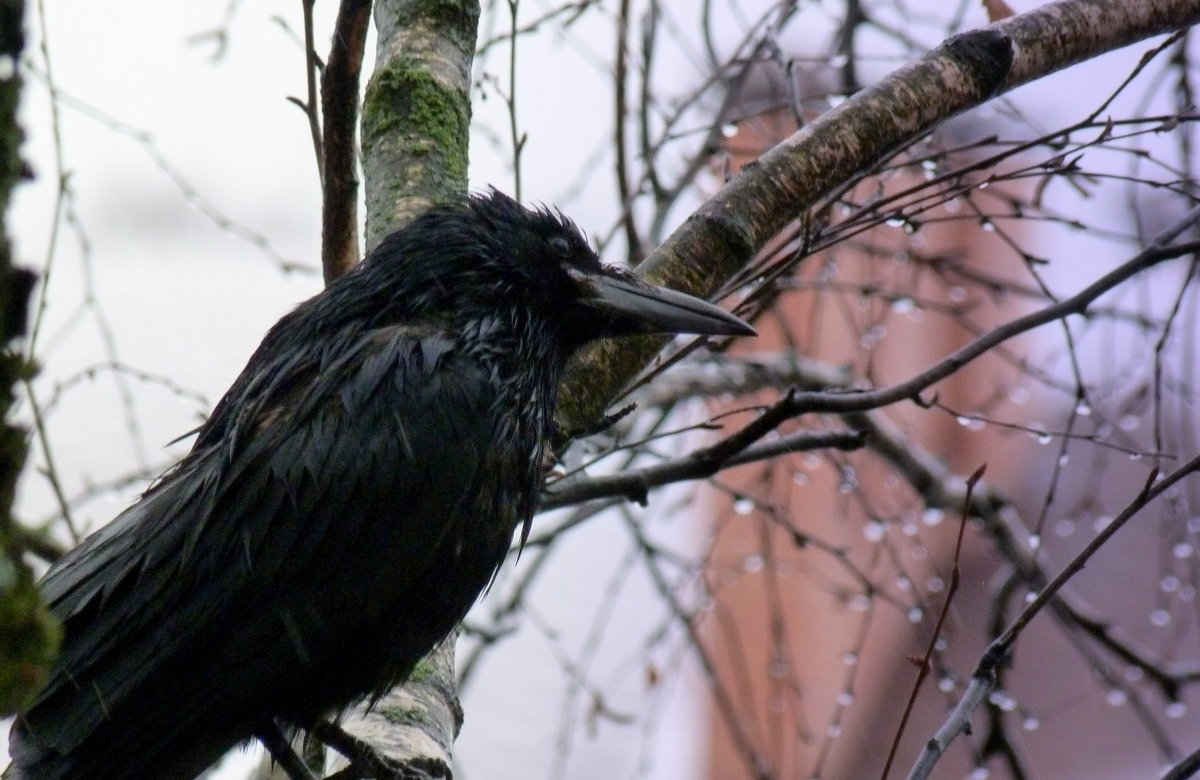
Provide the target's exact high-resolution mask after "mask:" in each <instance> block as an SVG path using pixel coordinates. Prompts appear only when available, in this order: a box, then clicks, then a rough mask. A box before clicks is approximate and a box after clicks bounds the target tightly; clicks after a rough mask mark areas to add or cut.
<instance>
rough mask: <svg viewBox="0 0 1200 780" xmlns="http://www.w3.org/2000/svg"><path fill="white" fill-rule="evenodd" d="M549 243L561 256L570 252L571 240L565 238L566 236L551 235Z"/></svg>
mask: <svg viewBox="0 0 1200 780" xmlns="http://www.w3.org/2000/svg"><path fill="white" fill-rule="evenodd" d="M549 244H550V248H551V249H553V250H554V251H555V252H558V253H559V254H560V255H562V256H563V257H566V256H567V255H569V254H571V242H570V241H568V240H567V238H566V236H553V237H551V239H550V241H549Z"/></svg>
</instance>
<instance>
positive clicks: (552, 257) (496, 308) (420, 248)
mask: <svg viewBox="0 0 1200 780" xmlns="http://www.w3.org/2000/svg"><path fill="white" fill-rule="evenodd" d="M372 263H375V264H379V265H383V266H394V265H396V264H403V265H404V266H407V268H406V270H405V275H406V276H408V277H409V279H410V280H411V279H412V278H413V276H414V275H415V274H419V275H421V276H423V277H426V279H425V281H424V282H423V283H422V284H421V285H420V290H421V295H422V297H423V298H424V300H425V302H426V303H427V304H428V305H429V306H431V307H435V308H445V309H448V310H450V309H452V310H454V311H466V312H471V311H477V312H500V311H506V310H512V309H513V308H514V307H515V308H518V309H521V310H523V311H528V312H530V313H532V314H533V315H534V316H535V317H537V318H539V319H540V320H542V321H544V322H546V323H549V324H551V325H553V327H554V328H555V330H556V331H557V332H558V333H559V334H560V335H561V337H562V338H563V339H564V340H565V341H566V342H567V344H566V346H567V347H568V348H571V349H573V348H575V347H578V346H581V345H583V344H584V343H586V342H588V341H592V340H595V339H599V338H607V337H613V336H626V335H635V334H650V333H694V334H698V335H724V336H734V335H752V334H754V329H753V328H751V327H750V326H749V325H748V324H746V323H745V322H743V321H742V320H741V319H739V318H738V317H735V316H733V315H732V314H729V313H728V312H726V311H724V310H723V309H720V308H718V307H716V306H714V305H712V304H710V303H708V302H707V301H703V300H701V299H699V298H695V297H693V296H691V295H686V294H684V293H681V292H677V291H675V290H670V289H667V288H664V287H657V286H654V285H650V284H647V283H645V282H642V281H641V280H639V279H638V278H637V277H635V276H633V274H631V273H629V272H628V271H625V270H623V269H620V268H618V267H615V266H610V265H605V264H604V263H602V262H601V261H600V258H599V257H598V256H597V255H596V253H595V252H594V251H593V250H592V248H591V247H590V246H588V243H587V240H586V239H585V238H584V236H583V234H582V233H581V232H580V230H579V228H577V227H576V226H575V225H574V224H573V223H572V222H571V221H570V220H568V219H566V218H565V217H563V216H562V215H561V214H559V213H557V212H554V211H550V210H548V209H537V210H531V209H527V208H525V207H523V206H521V205H520V204H519V203H517V202H516V201H514V200H513V199H512V198H509V197H508V196H507V195H504V194H502V193H500V192H498V191H495V190H492V191H490V192H487V193H483V194H479V195H473V196H471V197H470V198H468V199H467V200H465V201H463V202H460V203H457V204H451V205H446V206H439V207H436V208H434V209H432V210H431V211H429V212H427V213H426V214H424V215H423V216H421V217H418V218H417V219H416V220H414V221H413V222H412V223H410V224H409V225H408V226H406V227H405V228H402V229H401V230H400V231H398V232H397V233H394V234H393V235H392V236H389V237H388V239H385V241H384V242H383V243H382V244H381V245H380V247H379V248H378V249H377V250H376V251H375V252H374V253H373V254H372V256H371V257H370V258H368V260H367V262H366V265H370V264H372ZM415 263H420V264H421V267H420V268H419V269H418V268H414V267H413V266H414V264H415ZM404 286H405V287H409V291H408V292H407V293H405V294H407V295H411V294H412V287H411V285H404ZM392 289H396V287H393V288H392ZM398 303H399V301H398Z"/></svg>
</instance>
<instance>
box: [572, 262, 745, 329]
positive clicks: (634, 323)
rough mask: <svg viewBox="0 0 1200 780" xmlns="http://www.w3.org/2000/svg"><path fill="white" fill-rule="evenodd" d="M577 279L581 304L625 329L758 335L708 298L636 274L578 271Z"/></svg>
mask: <svg viewBox="0 0 1200 780" xmlns="http://www.w3.org/2000/svg"><path fill="white" fill-rule="evenodd" d="M576 279H577V280H578V281H579V282H580V283H581V284H582V285H583V286H584V287H585V289H586V290H587V294H585V297H584V298H583V300H582V301H581V303H583V304H584V305H585V306H589V307H591V308H593V309H596V310H598V311H600V312H602V313H604V314H606V315H608V316H609V317H611V318H612V320H613V321H614V323H615V324H617V325H618V327H619V328H620V329H621V330H622V331H625V332H629V333H695V334H699V335H706V336H756V335H758V334H757V332H756V331H755V330H754V328H752V327H750V325H748V324H747V323H746V322H745V321H744V320H742V319H741V318H740V317H735V316H733V315H732V314H730V313H729V312H727V311H725V310H724V309H722V308H719V307H717V306H713V305H712V304H711V303H709V302H708V301H704V300H701V299H699V298H695V297H693V296H691V295H687V294H685V293H681V292H678V291H676V290H670V289H667V288H666V287H656V286H655V285H652V284H647V283H645V282H643V281H641V280H639V279H637V278H636V277H632V276H630V277H619V276H612V275H610V274H607V273H589V274H582V273H580V274H578V275H577V276H576ZM621 326H624V327H621Z"/></svg>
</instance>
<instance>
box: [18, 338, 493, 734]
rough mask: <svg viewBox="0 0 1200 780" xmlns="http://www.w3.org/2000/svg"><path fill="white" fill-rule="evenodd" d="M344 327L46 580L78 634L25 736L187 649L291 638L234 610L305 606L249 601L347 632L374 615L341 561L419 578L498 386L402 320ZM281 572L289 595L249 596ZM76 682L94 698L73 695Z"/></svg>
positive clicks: (232, 651)
mask: <svg viewBox="0 0 1200 780" xmlns="http://www.w3.org/2000/svg"><path fill="white" fill-rule="evenodd" d="M356 335H357V337H356V339H355V340H354V342H353V343H352V344H348V345H345V349H344V350H343V351H342V353H341V354H340V355H338V356H337V357H336V358H335V359H328V358H327V357H325V356H327V355H329V354H330V353H329V352H328V351H326V352H325V353H324V355H321V356H317V355H309V356H308V359H307V360H297V359H293V360H291V362H290V364H289V365H288V366H286V371H285V372H284V373H282V374H280V375H277V376H273V377H269V378H264V379H263V380H262V381H264V382H266V383H267V384H265V385H262V386H263V387H270V388H274V395H268V397H266V398H261V397H259V398H255V399H254V400H255V401H256V403H254V404H252V406H253V407H254V408H255V409H256V410H257V412H256V415H255V417H254V419H239V420H236V421H232V422H230V421H227V423H228V424H229V425H230V428H231V430H228V431H226V432H225V433H226V435H225V436H224V437H223V438H221V439H220V440H219V443H218V444H210V445H208V446H206V447H204V448H198V449H197V450H194V451H193V453H192V454H191V455H190V456H189V457H188V458H187V459H186V460H185V461H184V462H183V463H182V464H180V466H179V467H177V468H176V469H175V470H174V471H172V472H171V473H169V474H168V475H166V476H165V477H164V478H163V479H162V480H161V482H160V483H159V484H157V485H156V486H154V487H153V488H152V489H151V490H150V491H148V493H147V494H146V495H145V496H144V497H143V498H142V500H141V501H139V502H138V503H137V504H135V505H134V506H132V507H131V508H130V509H128V510H127V511H126V512H124V513H123V514H122V515H120V516H119V517H118V518H117V519H116V520H114V521H113V522H112V523H111V524H110V525H109V526H108V527H107V528H105V529H104V530H102V531H101V532H99V533H98V534H96V535H95V536H93V537H92V538H90V539H89V540H88V541H87V542H85V543H84V544H83V545H82V546H81V547H79V548H78V549H77V550H75V551H73V552H72V553H70V554H69V555H68V556H67V558H66V559H65V560H64V561H63V562H62V563H61V564H60V565H59V566H57V567H56V568H55V569H54V570H53V571H52V572H51V573H50V574H49V575H48V576H47V577H46V579H45V580H44V582H43V588H44V592H45V594H46V596H47V599H48V600H49V602H50V604H51V608H52V609H53V611H54V612H55V613H56V614H57V615H58V616H59V617H60V618H62V619H64V620H65V621H66V625H67V631H68V632H69V633H74V635H75V641H72V642H71V643H69V644H68V645H67V650H66V652H67V653H69V654H70V657H64V658H63V659H62V662H61V663H60V664H59V665H58V667H57V668H58V669H60V670H66V669H69V670H72V676H71V677H68V676H67V673H66V672H59V673H58V675H57V676H56V677H55V678H53V679H51V680H50V682H49V684H48V685H47V686H46V688H45V689H44V690H43V691H42V693H41V694H40V695H39V698H38V700H37V702H36V703H35V705H34V707H33V709H32V711H31V712H30V714H29V716H28V717H27V719H26V721H27V722H26V723H25V724H24V728H25V730H26V732H27V733H28V735H29V736H31V737H32V738H33V740H34V741H35V742H37V743H39V744H40V745H42V746H43V747H44V748H49V749H51V750H56V751H61V752H65V751H68V750H70V749H72V748H73V747H74V746H75V745H77V744H79V743H80V742H81V741H82V740H83V739H85V738H86V737H87V736H88V734H89V733H90V732H91V731H92V730H93V729H95V728H96V727H97V725H98V724H99V723H100V722H101V721H103V720H104V719H105V718H106V712H107V711H108V710H109V709H112V708H115V707H117V706H119V705H120V703H121V699H122V697H123V696H125V695H127V694H128V693H129V691H131V690H133V689H134V688H137V687H138V686H142V687H143V688H144V687H145V686H146V684H147V682H148V681H154V680H156V679H157V680H161V681H162V684H164V685H166V686H168V687H169V686H170V685H171V684H172V683H171V680H170V676H171V669H172V668H175V667H179V666H180V665H183V664H187V663H189V659H191V660H192V661H194V662H197V663H198V662H200V661H201V658H199V657H198V654H201V653H204V654H207V655H208V656H209V657H206V658H204V659H203V661H204V662H205V663H208V662H211V661H212V656H222V655H225V656H231V657H232V655H239V656H244V655H248V654H254V653H278V652H282V651H284V650H281V643H282V644H285V645H286V643H287V642H289V641H290V642H292V643H293V644H295V643H300V644H303V639H302V638H299V639H297V638H295V637H292V638H290V639H282V638H280V637H279V636H277V635H275V636H251V635H250V634H249V633H247V632H252V631H253V630H254V629H252V628H246V627H244V624H247V623H248V624H250V625H251V626H253V625H254V624H255V623H256V621H255V620H253V619H251V620H241V621H240V622H239V618H238V616H240V615H244V614H246V611H247V610H249V611H254V610H268V611H270V610H275V611H279V610H284V611H286V610H290V609H293V607H294V611H295V612H296V615H299V616H303V615H304V614H307V613H308V612H311V611H312V610H308V611H307V612H306V610H305V609H303V606H304V605H303V604H296V605H293V606H288V605H280V604H262V603H258V602H257V601H256V600H257V599H259V598H260V597H259V596H258V594H260V593H263V592H269V593H273V594H276V595H277V596H278V595H279V594H281V593H289V594H292V593H294V594H298V595H296V596H295V598H296V599H318V600H319V599H325V600H327V601H328V600H330V599H332V600H335V601H337V600H340V601H342V602H344V604H343V605H342V606H344V608H345V609H344V610H343V612H350V613H351V614H343V615H340V616H339V619H342V620H343V622H345V621H346V620H353V619H354V614H353V613H354V612H355V611H357V612H359V613H361V614H360V616H361V617H362V618H363V619H370V611H371V610H370V608H369V602H370V599H369V598H368V599H366V601H367V602H368V603H362V602H363V601H364V597H363V595H362V594H361V593H360V592H358V591H357V590H356V591H354V592H342V590H341V588H340V587H339V585H340V584H341V580H340V578H339V571H338V569H339V567H346V568H343V569H341V572H342V573H345V572H347V571H354V570H355V569H356V568H357V566H356V561H355V560H354V559H353V558H354V557H355V556H361V555H363V554H368V555H369V554H378V555H394V554H395V552H396V551H400V552H402V553H403V555H402V557H401V559H398V560H395V562H394V565H391V566H388V565H385V566H382V567H379V566H378V565H377V566H376V568H382V569H383V570H384V571H385V572H387V574H386V577H385V580H386V581H380V582H375V583H369V585H375V586H379V587H386V588H390V589H399V590H403V589H404V588H405V587H407V586H408V584H410V583H411V582H412V581H413V580H414V579H415V578H418V577H420V576H422V575H423V574H424V573H425V572H423V571H420V570H418V569H417V568H416V567H415V565H414V562H422V561H427V560H429V559H430V558H431V557H432V551H433V549H434V548H435V547H436V546H437V545H438V544H439V542H440V541H441V539H442V537H443V535H444V534H445V533H446V530H447V522H448V521H447V519H446V518H447V516H454V515H455V513H456V512H457V513H458V514H459V515H461V514H462V512H463V507H461V506H460V504H461V501H462V499H463V496H464V495H468V494H469V493H470V491H471V489H472V485H474V484H477V481H478V479H479V473H480V470H481V469H482V468H483V467H484V463H483V462H484V460H485V458H486V449H487V448H486V444H487V442H488V441H489V440H490V438H491V436H492V435H493V433H494V431H493V425H494V424H493V422H492V421H493V420H494V419H495V414H494V412H495V410H494V409H493V406H494V404H495V394H494V390H493V388H492V387H491V386H490V385H489V382H488V380H489V377H488V375H487V373H486V372H485V371H484V369H483V368H482V367H480V366H478V365H476V364H475V363H474V362H472V361H470V360H468V359H467V358H465V357H463V356H461V355H458V354H457V353H456V352H455V351H454V350H453V342H452V341H451V340H450V339H449V338H448V337H447V336H444V335H439V334H436V333H433V332H430V331H428V330H424V331H419V330H414V329H412V328H405V327H402V326H394V327H390V328H384V329H379V330H374V331H365V332H363V333H360V334H356ZM323 358H324V359H323ZM322 364H324V365H322ZM231 392H232V391H231ZM234 427H236V430H233V428H234ZM208 439H209V441H211V440H212V439H213V437H212V436H211V435H210V436H209V437H208ZM364 550H366V552H365V553H364ZM318 553H319V554H318ZM318 560H319V561H320V568H319V569H318V568H317V567H316V561H318ZM406 563H407V564H408V570H405V564H406ZM352 578H353V575H347V576H346V579H352ZM377 579H378V578H377ZM280 580H287V587H286V588H281V587H278V585H276V586H275V587H271V586H269V585H268V586H267V587H265V588H264V587H263V586H264V584H267V583H273V584H277V583H278V582H279V581H280ZM325 614H329V611H326V612H325ZM257 622H258V623H259V624H263V623H264V621H257ZM265 622H266V623H270V622H271V621H265ZM333 628H336V627H331V630H332V629H333ZM226 632H227V633H226ZM260 633H261V632H260ZM301 633H303V632H301ZM239 646H241V647H240V649H239ZM291 651H292V652H295V653H297V654H300V655H303V653H304V652H306V650H305V648H303V647H294V648H291ZM243 660H244V659H243ZM278 660H279V659H274V661H275V662H278ZM218 661H219V659H218ZM285 665H286V664H285ZM251 666H257V665H251ZM223 671H231V670H222V669H220V668H215V669H214V670H213V674H214V675H219V674H221V673H222V672H223ZM164 675H165V676H164ZM180 676H182V675H180ZM192 677H196V675H194V674H193V675H192ZM197 679H198V678H197ZM246 684H247V685H253V684H254V681H253V680H247V681H246ZM223 687H228V683H227V682H224V683H223ZM80 689H82V690H88V689H91V690H93V691H94V695H92V696H84V697H75V696H74V692H75V691H76V690H80ZM232 690H236V688H233V689H232ZM143 693H144V692H143ZM175 693H176V695H180V696H184V697H186V696H187V695H188V692H186V691H177V692H175ZM196 695H205V694H203V693H202V692H199V691H197V692H196ZM79 699H83V700H84V702H85V703H84V704H82V705H81V704H80V703H79V701H78V700H79ZM188 708H189V703H188V702H187V701H184V700H181V701H177V702H175V704H174V706H173V707H167V708H166V709H167V710H171V711H174V712H181V713H186V711H187V709H188ZM151 711H157V712H159V713H162V712H163V711H164V710H163V709H157V710H156V709H155V708H151ZM181 717H186V715H185V714H181ZM166 726H167V724H163V727H164V728H165V727H166Z"/></svg>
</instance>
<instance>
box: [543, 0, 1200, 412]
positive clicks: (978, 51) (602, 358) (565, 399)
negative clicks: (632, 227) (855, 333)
mask: <svg viewBox="0 0 1200 780" xmlns="http://www.w3.org/2000/svg"><path fill="white" fill-rule="evenodd" d="M1198 20H1200V5H1197V4H1196V3H1195V2H1193V0H1145V1H1144V2H1137V3H1130V2H1128V0H1062V1H1061V2H1058V3H1052V4H1050V5H1046V6H1043V7H1041V8H1038V9H1036V10H1034V11H1031V12H1029V13H1026V14H1021V15H1019V16H1014V17H1011V18H1009V19H1006V20H1004V21H1002V22H998V23H996V24H993V25H990V26H988V27H986V28H984V29H982V30H977V31H974V32H968V33H964V34H962V35H957V36H955V37H953V38H950V39H949V40H947V41H946V42H945V43H943V44H942V45H941V46H939V47H938V48H937V49H934V50H933V51H931V52H929V53H928V54H926V55H925V56H924V57H921V58H920V59H918V60H915V61H914V62H911V63H909V64H908V65H905V66H903V67H902V68H900V69H899V70H896V71H894V72H893V73H892V74H890V75H889V76H887V77H886V78H884V79H883V80H881V81H880V82H878V83H876V84H874V85H872V86H870V87H867V88H865V89H863V90H862V91H861V92H859V93H857V94H856V95H854V96H853V97H851V98H849V99H848V100H846V101H844V102H842V103H841V104H839V105H838V106H837V107H835V108H833V109H831V110H829V111H827V112H826V113H825V114H823V115H821V116H820V117H818V118H817V119H816V120H814V121H813V122H811V123H809V124H808V125H806V126H805V127H803V128H802V129H800V130H799V131H798V132H796V133H795V134H793V135H792V136H791V137H790V138H788V139H786V140H785V141H783V142H782V143H780V144H778V145H777V146H775V147H774V148H773V149H771V150H770V151H769V152H767V153H766V154H764V155H763V156H762V157H761V158H759V160H758V161H757V163H756V164H755V165H753V166H747V167H746V168H744V169H743V170H742V172H741V173H739V174H738V175H737V176H736V177H734V178H733V179H732V180H731V181H730V182H729V183H728V184H727V185H726V186H725V187H724V188H723V189H722V190H721V191H720V192H718V193H717V195H715V196H714V197H713V198H711V199H710V200H709V201H708V202H706V203H705V204H704V205H703V206H701V207H700V209H699V210H697V212H696V213H695V214H693V215H692V217H691V218H690V219H689V220H688V221H687V222H686V223H685V224H684V225H683V226H681V227H680V228H679V229H678V230H676V231H675V233H674V234H673V235H672V236H671V237H670V238H669V239H668V240H667V241H666V242H665V243H664V244H663V245H662V246H660V247H659V248H658V249H657V250H655V252H654V253H653V254H652V255H651V256H650V257H649V258H647V260H646V262H644V263H642V265H641V266H639V268H638V273H639V274H640V275H641V276H642V277H644V278H646V279H647V280H649V281H652V282H654V283H656V284H664V285H667V286H670V287H675V288H678V289H681V290H684V291H685V292H689V293H692V294H696V295H702V296H712V295H714V294H715V293H716V292H717V291H718V290H720V289H721V287H722V285H723V284H724V283H725V282H726V281H727V280H728V279H731V278H732V277H733V276H734V275H736V274H737V272H738V271H739V270H740V269H741V268H742V267H743V266H744V265H745V264H746V263H747V262H748V261H749V260H750V258H751V257H752V256H753V254H754V253H755V252H756V251H758V250H759V249H760V248H761V247H763V246H764V245H765V244H766V243H767V242H768V241H769V240H770V239H771V238H772V237H774V236H775V235H776V234H778V233H779V232H780V231H781V230H782V229H783V228H784V227H785V226H786V225H787V224H788V223H789V222H790V221H791V220H793V219H795V218H797V217H798V216H800V215H802V214H804V213H805V212H806V211H808V209H810V208H811V207H813V206H814V205H816V204H817V203H818V202H819V201H820V200H821V198H822V197H824V196H825V195H827V194H828V193H830V192H832V191H833V190H834V189H835V188H837V187H839V186H841V185H842V184H844V183H845V182H846V181H847V180H849V179H851V178H853V177H854V176H855V175H857V174H858V173H859V172H862V171H866V170H868V169H870V168H872V167H873V166H876V165H878V164H879V163H880V162H881V161H883V160H885V159H887V158H888V157H889V156H890V155H891V154H893V153H894V152H895V150H897V149H899V148H901V147H902V146H903V145H905V144H907V143H910V142H912V141H913V140H915V139H918V138H920V137H922V136H924V135H925V134H927V133H928V132H929V131H930V130H932V129H933V128H934V127H936V126H937V125H938V124H940V123H942V122H944V121H946V120H947V119H949V118H950V117H952V116H955V115H956V114H959V113H962V112H963V111H966V110H967V109H969V108H973V107H975V106H978V105H980V104H982V103H984V102H985V101H987V100H989V99H991V98H993V97H995V96H997V95H999V94H1002V93H1004V92H1007V91H1009V90H1012V89H1014V88H1015V87H1018V86H1020V85H1022V84H1025V83H1027V82H1030V81H1033V80H1035V79H1038V78H1041V77H1043V76H1046V75H1048V74H1050V73H1053V72H1055V71H1058V70H1062V69H1063V68H1067V67H1069V66H1071V65H1074V64H1076V63H1078V62H1081V61H1083V60H1085V59H1088V58H1090V57H1095V56H1097V55H1099V54H1103V53H1105V52H1108V51H1111V50H1113V49H1117V48H1119V47H1121V46H1125V45H1128V44H1130V43H1133V42H1135V41H1138V40H1142V39H1145V38H1148V37H1150V36H1152V35H1156V34H1159V33H1164V32H1169V31H1172V30H1176V29H1179V28H1182V27H1186V26H1188V25H1191V24H1194V23H1195V22H1196V21H1198ZM663 343H664V341H663V340H662V339H653V338H646V339H638V340H626V341H623V342H607V343H602V344H600V345H597V346H596V347H594V348H592V349H591V350H589V351H588V352H587V353H586V354H585V355H584V356H583V357H582V359H580V360H578V361H577V362H576V366H575V371H573V372H572V373H571V375H570V376H569V377H568V378H567V380H566V382H565V383H564V390H563V392H562V393H560V398H561V400H560V404H559V406H560V410H559V418H560V424H561V427H562V429H563V430H579V429H584V428H586V427H587V422H588V421H590V420H594V419H597V418H598V417H599V416H600V415H601V414H602V413H603V411H604V409H605V407H606V406H607V405H608V404H609V403H611V401H612V399H613V398H615V397H616V396H617V394H618V392H619V391H620V389H621V388H622V387H623V386H624V385H625V384H627V383H628V382H629V381H630V380H631V379H632V378H633V377H634V376H635V375H636V374H637V373H638V372H639V371H640V370H641V369H642V367H643V366H645V365H646V364H647V363H648V362H649V361H650V360H651V359H652V358H653V356H654V355H655V354H656V353H657V352H658V350H659V349H661V347H662V345H663Z"/></svg>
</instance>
